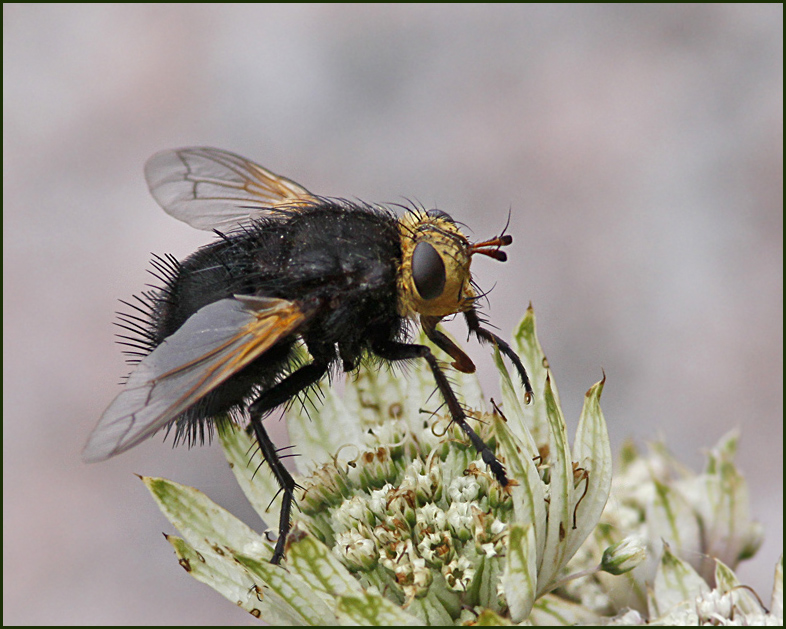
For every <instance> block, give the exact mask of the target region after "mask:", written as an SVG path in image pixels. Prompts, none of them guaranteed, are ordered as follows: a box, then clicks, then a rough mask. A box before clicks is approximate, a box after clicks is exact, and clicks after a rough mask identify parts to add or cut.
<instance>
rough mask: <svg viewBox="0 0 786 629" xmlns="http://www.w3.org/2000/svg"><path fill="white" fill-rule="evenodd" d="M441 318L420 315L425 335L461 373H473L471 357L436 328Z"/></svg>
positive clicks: (473, 366) (473, 367) (473, 364)
mask: <svg viewBox="0 0 786 629" xmlns="http://www.w3.org/2000/svg"><path fill="white" fill-rule="evenodd" d="M441 320H442V317H424V316H423V315H421V317H420V323H421V325H422V326H423V331H424V332H425V333H426V336H427V337H428V338H429V340H430V341H431V342H432V343H434V345H436V346H437V347H439V349H441V350H442V351H443V352H445V353H446V354H448V355H449V356H450V357H451V358H452V359H453V363H452V366H453V367H455V368H456V369H458V370H459V371H460V372H462V373H475V363H473V362H472V359H471V358H470V357H469V356H467V355H466V354H465V353H464V352H463V350H462V349H461V348H460V347H459V346H458V345H456V344H455V343H454V342H453V341H451V340H450V339H449V338H448V337H447V336H445V335H444V334H443V333H442V332H440V331H439V330H437V323H439V322H440V321H441Z"/></svg>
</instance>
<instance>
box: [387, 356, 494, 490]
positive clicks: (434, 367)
mask: <svg viewBox="0 0 786 629" xmlns="http://www.w3.org/2000/svg"><path fill="white" fill-rule="evenodd" d="M373 349H374V353H375V354H377V355H378V356H379V357H381V358H384V359H386V360H407V359H410V358H424V359H425V360H426V362H427V363H428V366H429V367H430V368H431V373H432V374H434V380H436V382H437V388H438V389H439V392H440V393H441V394H442V398H443V399H444V400H445V404H447V407H448V411H449V412H450V417H451V420H452V421H453V422H455V423H456V424H458V425H459V427H460V428H461V430H463V431H464V433H465V434H466V435H467V437H469V440H470V441H471V442H472V445H473V446H474V447H475V449H476V450H477V451H478V453H479V454H480V456H481V458H482V459H483V462H484V463H485V464H486V465H488V466H489V468H491V471H492V473H493V474H494V477H495V478H496V479H497V481H498V482H499V484H500V485H502V486H503V487H506V486H507V485H508V477H507V474H506V473H505V467H504V466H503V465H502V463H500V462H499V461H498V460H497V458H496V457H495V456H494V453H493V452H492V451H491V448H489V447H488V446H487V445H486V444H485V443H484V441H483V439H481V438H480V437H478V435H477V433H476V432H475V431H474V430H472V427H471V426H470V425H469V424H468V423H467V415H466V413H465V412H464V409H463V408H461V404H459V401H458V398H457V397H456V394H455V393H454V392H453V389H452V388H451V386H450V382H448V378H447V376H445V372H444V371H442V368H441V367H440V366H439V363H438V362H437V359H436V357H435V356H434V354H432V353H431V350H430V349H429V348H428V347H426V346H425V345H416V344H410V343H397V342H395V341H382V342H378V343H375V344H374V345H373Z"/></svg>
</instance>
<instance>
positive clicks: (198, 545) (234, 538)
mask: <svg viewBox="0 0 786 629" xmlns="http://www.w3.org/2000/svg"><path fill="white" fill-rule="evenodd" d="M142 480H143V481H144V483H145V485H147V488H148V489H149V490H150V493H151V494H152V495H153V498H155V500H156V502H157V503H158V506H159V508H160V509H161V511H162V513H163V514H164V515H165V516H166V518H167V519H168V520H169V521H170V522H171V523H172V524H173V525H174V526H175V528H176V529H177V530H178V531H180V533H181V534H182V535H183V537H184V538H185V539H186V540H187V541H188V543H189V544H191V546H193V547H194V548H195V549H196V550H198V551H199V552H203V551H207V552H216V553H220V552H229V553H231V554H236V553H237V554H245V555H252V556H256V557H261V558H263V560H265V561H267V560H269V559H270V557H272V555H273V549H272V547H271V545H270V544H269V543H268V542H267V541H266V540H265V539H264V538H263V537H262V536H261V535H259V534H258V533H256V532H255V531H253V530H252V529H251V528H250V527H249V526H248V525H246V524H245V523H244V522H241V521H240V520H238V519H237V518H236V517H235V516H234V515H232V514H231V513H229V511H227V510H226V509H223V508H221V507H219V506H218V505H217V504H215V503H214V502H213V501H212V500H210V499H209V498H208V497H207V496H206V495H205V494H203V493H202V492H201V491H199V490H197V489H194V488H193V487H186V486H185V485H180V484H178V483H175V482H172V481H169V480H166V479H163V478H150V477H143V478H142Z"/></svg>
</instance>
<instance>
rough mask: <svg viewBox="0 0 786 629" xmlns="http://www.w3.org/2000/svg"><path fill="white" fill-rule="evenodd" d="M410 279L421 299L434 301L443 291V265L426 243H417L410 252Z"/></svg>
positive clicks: (434, 250)
mask: <svg viewBox="0 0 786 629" xmlns="http://www.w3.org/2000/svg"><path fill="white" fill-rule="evenodd" d="M412 279H413V280H415V288H416V289H417V291H418V293H419V294H420V296H421V297H422V298H423V299H435V298H436V297H439V296H440V295H441V294H442V291H443V290H445V279H446V278H445V263H444V262H443V261H442V258H441V257H440V255H439V254H438V253H437V250H436V249H434V247H432V246H431V245H430V244H429V243H427V242H423V241H421V242H419V243H418V244H417V245H415V251H413V252H412Z"/></svg>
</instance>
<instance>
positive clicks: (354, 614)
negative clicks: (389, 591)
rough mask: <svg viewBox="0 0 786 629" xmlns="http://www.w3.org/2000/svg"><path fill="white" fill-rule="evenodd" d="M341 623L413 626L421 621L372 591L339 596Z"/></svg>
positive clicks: (337, 608) (372, 625) (370, 625)
mask: <svg viewBox="0 0 786 629" xmlns="http://www.w3.org/2000/svg"><path fill="white" fill-rule="evenodd" d="M336 610H337V612H338V618H339V621H340V622H341V624H342V625H361V626H368V627H383V626H401V627H403V626H415V627H420V626H422V625H423V621H422V620H420V618H418V617H417V616H413V615H412V614H408V613H407V612H405V611H404V610H403V609H401V608H400V607H399V606H398V605H396V604H395V603H391V602H390V601H389V600H387V599H386V598H383V597H382V596H380V595H379V594H374V593H372V592H365V593H363V594H360V595H358V596H341V597H339V599H338V604H337V606H336Z"/></svg>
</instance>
